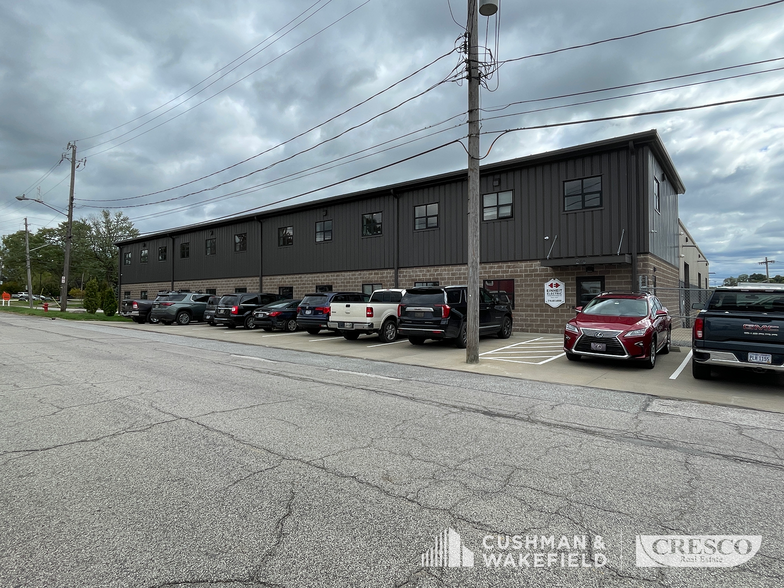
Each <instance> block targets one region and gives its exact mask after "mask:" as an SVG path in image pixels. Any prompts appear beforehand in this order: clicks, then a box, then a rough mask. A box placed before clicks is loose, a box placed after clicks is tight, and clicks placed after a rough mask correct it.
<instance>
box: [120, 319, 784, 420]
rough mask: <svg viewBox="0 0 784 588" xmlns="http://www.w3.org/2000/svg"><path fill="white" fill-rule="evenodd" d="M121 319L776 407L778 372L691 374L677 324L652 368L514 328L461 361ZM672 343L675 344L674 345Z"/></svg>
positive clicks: (343, 352) (407, 347) (362, 340)
mask: <svg viewBox="0 0 784 588" xmlns="http://www.w3.org/2000/svg"><path fill="white" fill-rule="evenodd" d="M121 326H122V327H124V328H130V329H143V330H150V331H155V332H160V333H167V334H172V335H182V336H188V337H200V338H205V339H216V340H220V341H231V342H235V343H241V344H247V345H260V346H267V347H275V348H281V349H296V350H297V351H308V352H313V353H321V354H326V355H338V356H345V357H356V358H362V359H370V360H376V361H387V362H392V363H401V364H407V365H421V366H426V367H434V368H441V369H449V370H459V371H466V372H472V373H480V374H481V373H484V374H488V375H495V376H506V377H512V378H524V379H528V380H537V381H542V382H549V383H560V384H573V385H578V386H591V387H596V388H604V389H609V390H621V391H626V392H637V393H641V394H650V395H653V396H659V397H663V398H678V399H685V400H696V401H700V402H707V403H713V404H723V405H731V406H739V407H746V408H754V409H759V410H768V411H774V412H782V413H784V375H781V374H774V375H771V374H755V373H751V372H747V371H742V370H721V371H719V370H715V371H714V377H713V379H712V380H710V381H700V380H695V379H694V378H693V377H692V375H691V367H690V364H689V360H690V348H689V347H688V346H687V341H685V340H684V337H688V334H684V333H682V332H680V331H676V332H675V333H674V336H673V339H674V346H673V351H672V353H670V354H668V355H660V356H659V357H658V359H657V365H656V367H655V368H654V369H653V370H647V369H643V368H641V367H640V366H639V365H636V364H634V363H632V362H624V361H615V360H609V359H608V360H602V359H583V360H582V361H580V362H569V361H567V360H566V357H564V355H563V350H562V347H561V337H560V336H558V335H552V334H532V333H514V334H513V335H512V337H511V338H510V339H505V340H502V339H497V338H495V337H483V338H482V339H480V344H479V347H480V348H479V352H480V362H479V364H476V365H468V364H466V363H465V351H464V350H461V349H456V348H455V347H454V346H452V345H450V344H448V343H441V342H437V341H428V342H426V343H425V344H424V345H421V346H414V345H411V344H410V343H409V342H408V340H407V339H398V340H397V341H395V342H393V343H382V342H381V341H380V340H379V339H378V337H377V336H376V335H362V336H361V337H359V339H357V340H356V341H347V340H345V339H344V338H343V337H341V336H340V335H335V334H333V333H331V332H328V331H322V332H321V333H319V334H318V335H309V334H308V333H305V332H302V331H298V332H296V333H284V332H279V331H274V332H265V331H262V330H258V329H257V330H251V331H246V330H245V329H242V328H239V329H226V328H223V327H211V326H209V325H207V324H205V323H194V324H191V325H188V326H176V325H170V326H164V325H151V324H145V325H137V324H135V323H128V324H125V323H121ZM678 342H680V344H681V346H675V345H677V344H678Z"/></svg>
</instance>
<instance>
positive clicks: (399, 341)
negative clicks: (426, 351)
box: [368, 339, 408, 349]
mask: <svg viewBox="0 0 784 588" xmlns="http://www.w3.org/2000/svg"><path fill="white" fill-rule="evenodd" d="M396 343H408V339H398V340H397V341H390V342H389V343H376V344H374V345H368V349H370V348H371V347H383V346H384V345H395V344H396Z"/></svg>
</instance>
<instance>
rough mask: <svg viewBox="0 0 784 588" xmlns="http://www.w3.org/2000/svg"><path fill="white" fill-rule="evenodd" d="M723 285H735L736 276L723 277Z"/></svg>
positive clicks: (736, 282) (736, 283)
mask: <svg viewBox="0 0 784 588" xmlns="http://www.w3.org/2000/svg"><path fill="white" fill-rule="evenodd" d="M724 285H725V286H737V285H738V278H733V277H732V276H730V277H729V278H724Z"/></svg>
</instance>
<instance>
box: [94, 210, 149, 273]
mask: <svg viewBox="0 0 784 588" xmlns="http://www.w3.org/2000/svg"><path fill="white" fill-rule="evenodd" d="M89 227H90V231H89V234H88V237H87V239H88V244H89V248H90V251H91V253H92V258H93V261H94V262H95V265H96V270H98V271H99V272H100V275H99V276H96V277H99V278H100V279H102V280H106V281H107V282H108V283H109V284H112V285H114V284H117V271H118V270H117V263H118V259H119V251H118V249H117V246H116V245H115V243H116V242H117V241H121V240H122V239H128V238H132V237H138V236H139V230H138V229H136V228H134V226H133V223H132V222H131V219H129V218H128V217H127V216H125V215H124V214H123V213H122V212H115V213H114V214H111V213H110V212H109V211H108V210H102V211H101V214H100V215H93V216H91V217H90V218H89Z"/></svg>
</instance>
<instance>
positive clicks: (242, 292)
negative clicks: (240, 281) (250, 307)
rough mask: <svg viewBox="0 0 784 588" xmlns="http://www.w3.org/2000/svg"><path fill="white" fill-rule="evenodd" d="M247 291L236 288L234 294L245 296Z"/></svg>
mask: <svg viewBox="0 0 784 588" xmlns="http://www.w3.org/2000/svg"><path fill="white" fill-rule="evenodd" d="M247 291H248V289H247V288H234V293H235V294H245V292H247Z"/></svg>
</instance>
